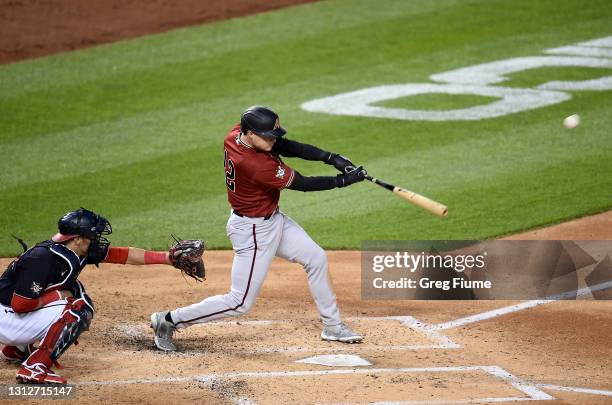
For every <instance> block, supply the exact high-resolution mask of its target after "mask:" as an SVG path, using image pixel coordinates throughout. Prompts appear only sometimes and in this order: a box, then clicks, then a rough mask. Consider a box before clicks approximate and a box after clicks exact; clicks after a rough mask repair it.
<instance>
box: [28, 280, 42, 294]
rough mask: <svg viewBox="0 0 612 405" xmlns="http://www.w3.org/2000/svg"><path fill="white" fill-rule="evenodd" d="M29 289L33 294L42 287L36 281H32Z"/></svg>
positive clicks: (38, 291)
mask: <svg viewBox="0 0 612 405" xmlns="http://www.w3.org/2000/svg"><path fill="white" fill-rule="evenodd" d="M30 291H32V292H33V293H34V294H38V293H40V292H41V291H42V287H41V286H40V284H38V283H37V282H36V281H34V282H32V287H30Z"/></svg>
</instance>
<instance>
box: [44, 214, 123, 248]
mask: <svg viewBox="0 0 612 405" xmlns="http://www.w3.org/2000/svg"><path fill="white" fill-rule="evenodd" d="M57 227H58V229H59V232H58V233H56V234H55V235H54V236H53V241H54V242H65V241H67V240H70V239H73V238H75V237H77V236H84V237H86V238H88V239H92V240H94V239H100V237H101V236H102V235H109V234H111V233H112V232H113V229H112V227H111V224H110V222H108V221H107V220H106V218H104V217H103V216H101V215H98V214H96V213H95V212H93V211H89V210H86V209H85V208H80V209H78V210H76V211H70V212H67V213H66V214H65V215H64V216H63V217H61V218H60V219H59V221H58V222H57Z"/></svg>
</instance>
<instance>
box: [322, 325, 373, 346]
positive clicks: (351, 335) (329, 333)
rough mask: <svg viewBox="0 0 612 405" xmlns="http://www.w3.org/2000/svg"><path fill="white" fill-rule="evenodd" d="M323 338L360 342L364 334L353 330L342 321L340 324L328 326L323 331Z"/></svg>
mask: <svg viewBox="0 0 612 405" xmlns="http://www.w3.org/2000/svg"><path fill="white" fill-rule="evenodd" d="M321 339H323V340H329V341H337V342H342V343H359V342H361V341H362V340H363V336H362V335H360V334H359V333H355V332H353V331H352V330H351V329H350V328H349V327H348V326H346V325H345V324H343V323H341V324H340V325H334V326H326V327H325V328H324V329H323V332H321Z"/></svg>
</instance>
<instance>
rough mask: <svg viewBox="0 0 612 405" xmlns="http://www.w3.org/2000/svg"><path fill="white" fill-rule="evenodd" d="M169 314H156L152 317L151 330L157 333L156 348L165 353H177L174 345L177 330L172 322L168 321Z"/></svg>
mask: <svg viewBox="0 0 612 405" xmlns="http://www.w3.org/2000/svg"><path fill="white" fill-rule="evenodd" d="M166 314H167V312H155V313H154V314H152V315H151V328H152V329H153V332H155V346H156V347H157V348H158V349H159V350H163V351H164V352H174V351H176V346H175V345H174V343H172V335H173V334H174V331H175V330H176V328H175V327H174V325H173V324H172V323H171V322H168V321H166V319H165V317H166Z"/></svg>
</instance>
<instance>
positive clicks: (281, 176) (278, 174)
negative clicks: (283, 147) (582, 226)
mask: <svg viewBox="0 0 612 405" xmlns="http://www.w3.org/2000/svg"><path fill="white" fill-rule="evenodd" d="M276 177H278V178H279V179H284V178H285V169H283V167H282V166H281V165H279V166H278V169H276Z"/></svg>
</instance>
